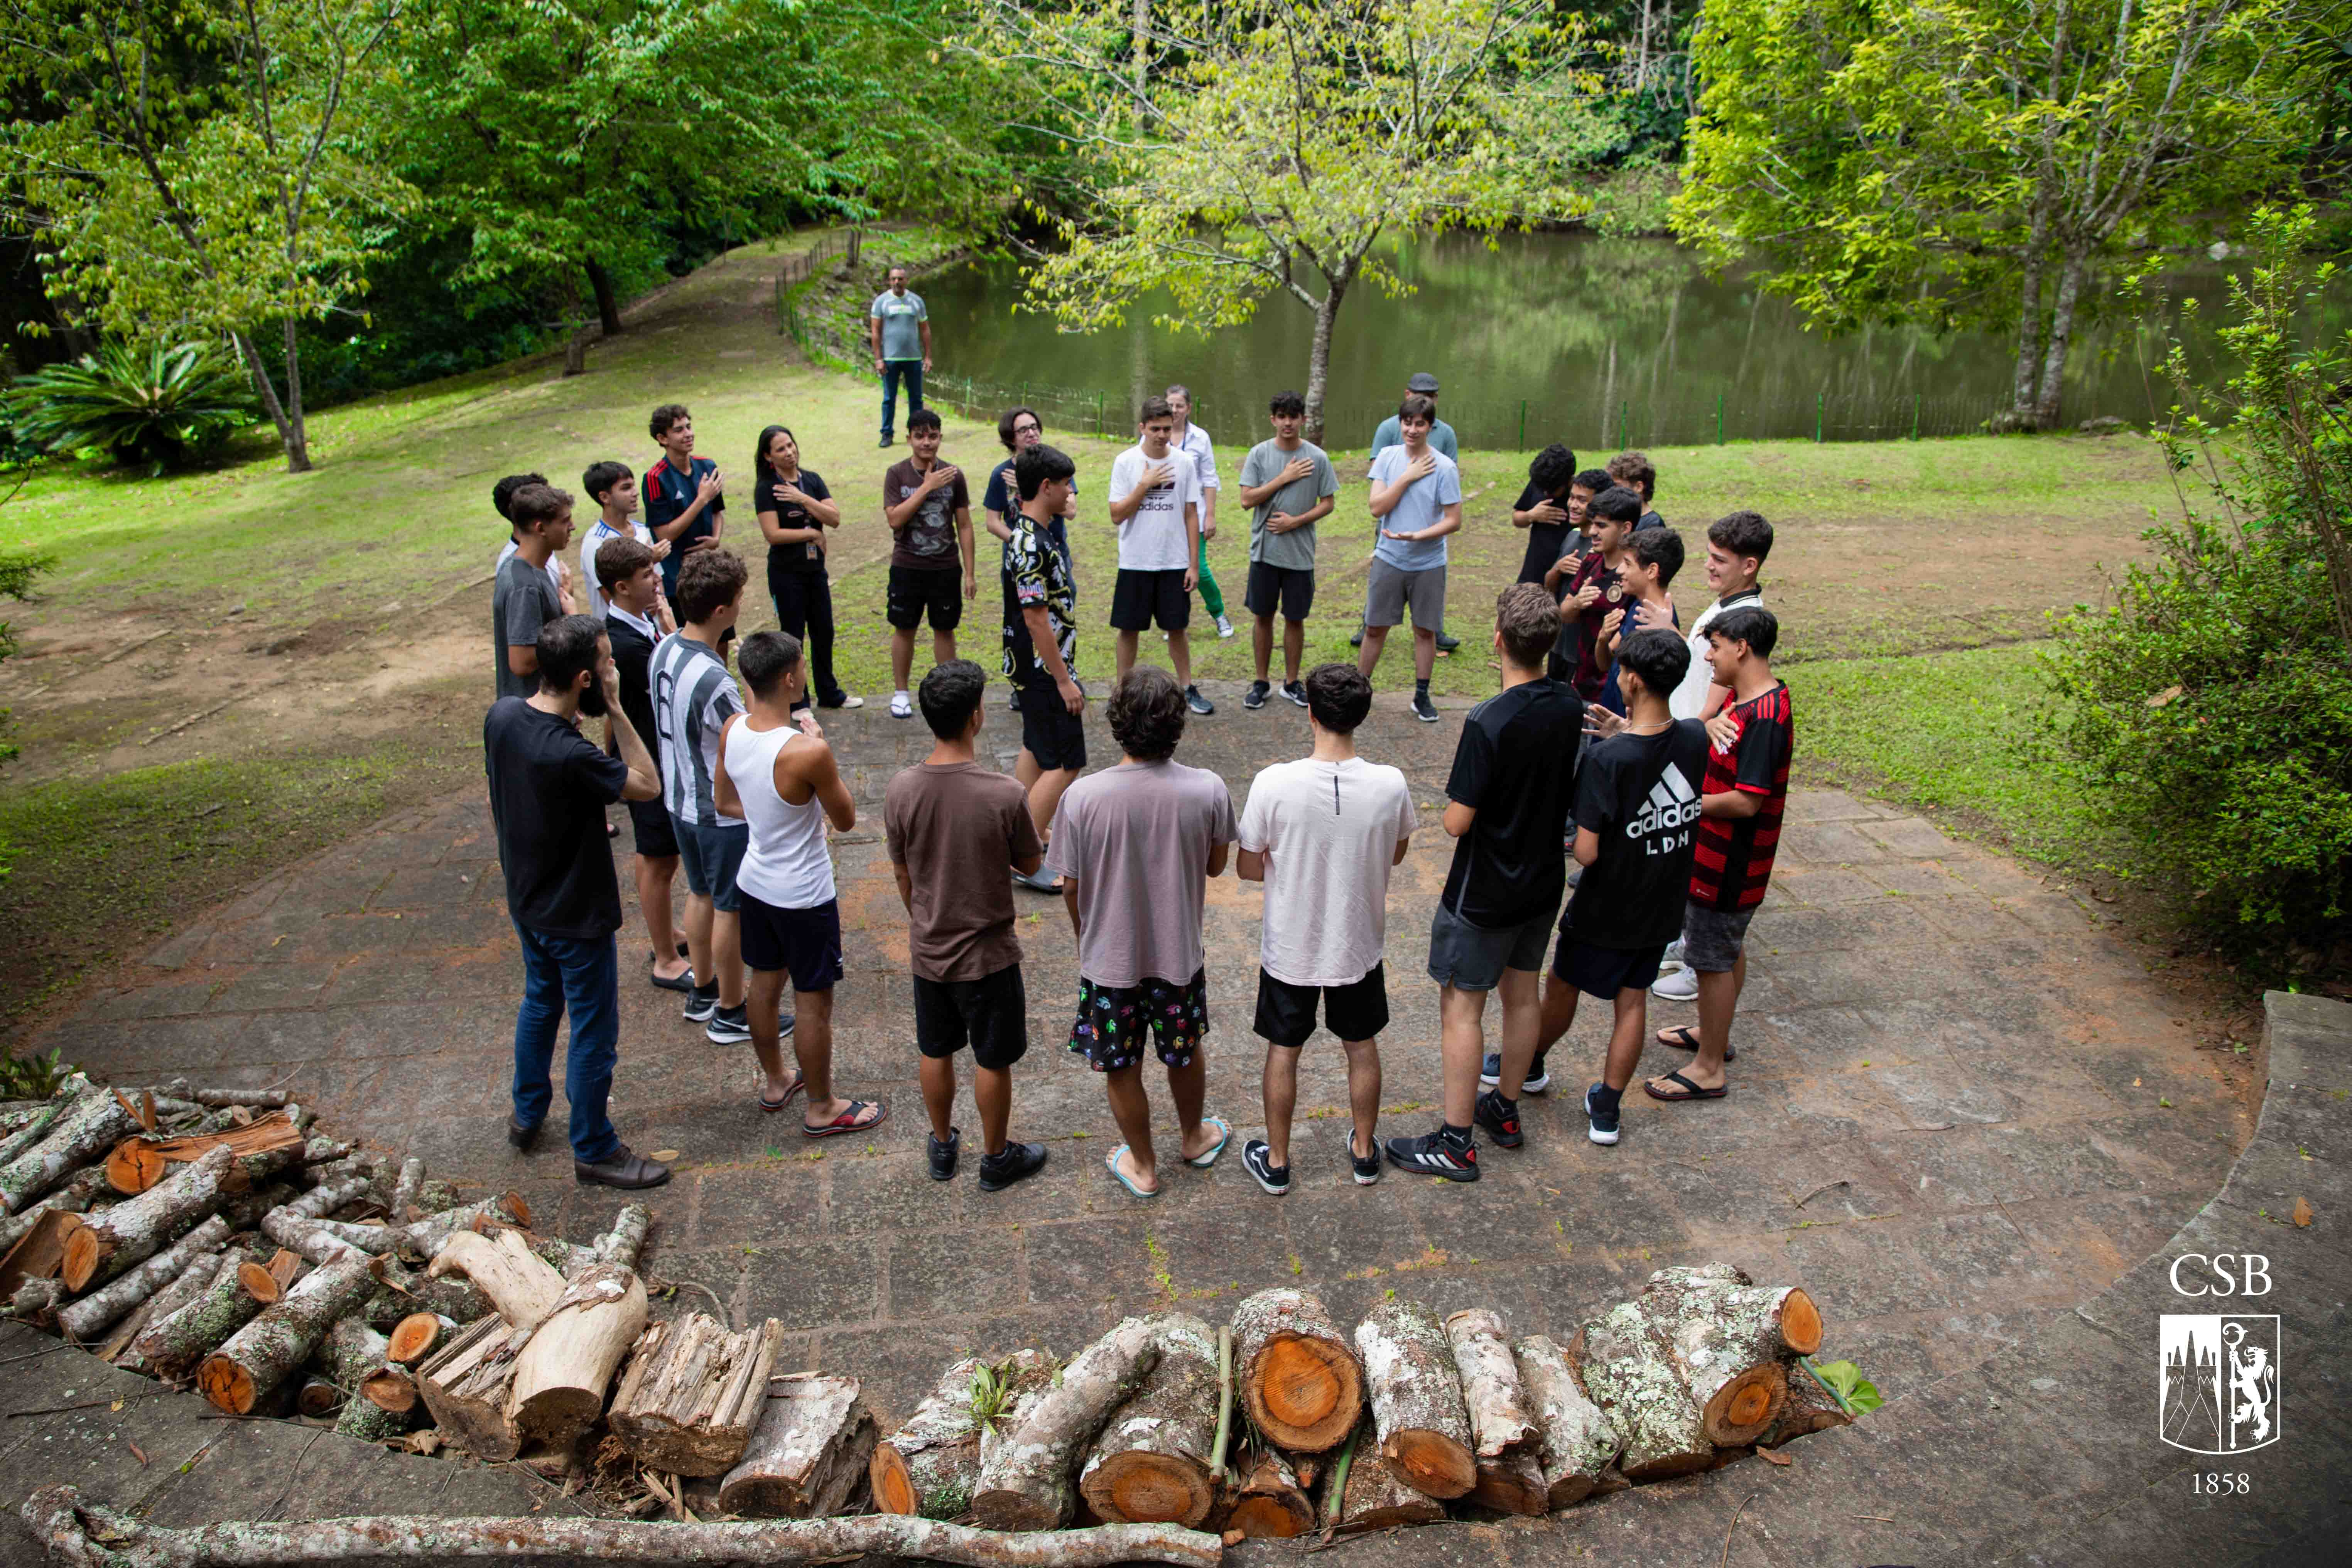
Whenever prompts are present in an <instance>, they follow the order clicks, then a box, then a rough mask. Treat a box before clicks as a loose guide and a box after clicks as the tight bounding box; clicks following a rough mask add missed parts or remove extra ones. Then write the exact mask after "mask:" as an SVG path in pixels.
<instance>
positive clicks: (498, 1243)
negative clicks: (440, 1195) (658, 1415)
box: [425, 1230, 685, 1474]
mask: <svg viewBox="0 0 2352 1568" xmlns="http://www.w3.org/2000/svg"><path fill="white" fill-rule="evenodd" d="M449 1274H462V1275H464V1276H465V1277H466V1278H467V1279H470V1280H472V1281H473V1282H474V1284H475V1285H476V1286H477V1287H478V1288H479V1289H480V1290H481V1292H482V1294H483V1295H485V1296H487V1297H488V1298H489V1300H490V1305H491V1306H492V1307H493V1308H494V1309H495V1310H497V1312H498V1314H499V1317H501V1318H504V1319H505V1320H506V1321H507V1323H508V1325H509V1327H512V1328H518V1329H535V1328H537V1327H539V1325H540V1324H541V1323H542V1322H544V1321H547V1315H548V1314H549V1313H550V1312H552V1311H553V1310H555V1304H556V1303H557V1302H558V1301H561V1300H563V1292H564V1289H565V1287H564V1281H563V1276H562V1274H561V1273H559V1272H557V1271H556V1269H554V1268H551V1266H549V1265H548V1264H547V1263H546V1262H545V1261H544V1260H542V1259H541V1258H538V1257H537V1256H535V1255H534V1254H533V1253H532V1252H531V1250H530V1244H529V1242H528V1241H527V1240H526V1239H525V1238H524V1237H523V1235H522V1233H521V1232H520V1231H513V1230H505V1231H500V1232H499V1234H498V1235H497V1236H495V1237H489V1236H478V1235H477V1234H475V1233H474V1232H473V1231H470V1230H460V1231H456V1232H453V1233H452V1234H451V1235H450V1236H449V1237H448V1239H446V1240H445V1241H444V1242H442V1244H441V1247H440V1250H438V1251H437V1252H436V1253H435V1254H434V1255H433V1261H432V1262H431V1263H430V1264H428V1265H426V1267H425V1275H426V1277H427V1278H428V1279H441V1278H443V1277H444V1276H446V1275H449ZM679 1473H680V1474H684V1473H685V1472H683V1471H681V1472H679Z"/></svg>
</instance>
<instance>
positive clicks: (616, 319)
mask: <svg viewBox="0 0 2352 1568" xmlns="http://www.w3.org/2000/svg"><path fill="white" fill-rule="evenodd" d="M580 266H581V269H582V270H583V271H584V272H586V273H587V274H588V287H589V289H591V290H593V292H594V293H595V296H596V324H597V325H598V326H599V327H601V328H603V329H604V335H605V336H606V337H608V338H617V337H619V336H620V335H621V297H620V296H619V295H618V294H615V293H614V291H613V275H612V274H611V273H610V272H607V271H605V270H604V263H603V262H601V261H599V260H597V259H596V258H594V257H593V256H591V257H588V258H585V259H584V260H583V261H582V262H581V264H580Z"/></svg>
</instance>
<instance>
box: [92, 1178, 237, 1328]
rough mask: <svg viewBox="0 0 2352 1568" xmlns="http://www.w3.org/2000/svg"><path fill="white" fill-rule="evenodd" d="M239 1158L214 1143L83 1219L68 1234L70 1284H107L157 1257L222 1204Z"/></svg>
mask: <svg viewBox="0 0 2352 1568" xmlns="http://www.w3.org/2000/svg"><path fill="white" fill-rule="evenodd" d="M235 1159H236V1153H235V1152H233V1151H232V1150H230V1149H228V1148H227V1147H226V1146H222V1147H218V1148H215V1149H213V1150H211V1151H210V1152H207V1153H206V1154H205V1156H204V1158H202V1159H200V1160H198V1161H196V1162H195V1163H193V1164H187V1165H183V1166H181V1167H180V1168H179V1172H178V1173H177V1174H175V1175H173V1176H170V1177H167V1178H166V1179H164V1180H163V1181H161V1182H158V1183H156V1184H155V1185H154V1186H152V1187H151V1188H149V1189H148V1190H147V1191H146V1192H143V1193H142V1194H139V1195H138V1196H137V1197H135V1198H130V1199H126V1200H125V1201H123V1202H121V1203H119V1204H117V1205H114V1206H113V1207H112V1208H110V1209H108V1210H107V1211H106V1212H104V1213H103V1214H94V1215H90V1216H89V1218H88V1219H86V1220H84V1221H83V1222H82V1225H81V1228H80V1229H79V1230H77V1231H75V1232H74V1233H73V1235H71V1236H70V1237H67V1238H66V1253H65V1260H64V1265H63V1267H62V1268H60V1269H59V1271H58V1277H59V1278H60V1279H63V1280H64V1281H65V1282H66V1289H68V1290H87V1289H89V1288H90V1287H91V1286H92V1285H98V1284H103V1283H104V1282H105V1281H107V1280H109V1279H113V1278H114V1277H115V1276H116V1275H118V1274H120V1273H121V1272H122V1271H123V1270H124V1269H126V1268H130V1267H131V1265H132V1264H134V1263H143V1262H145V1261H146V1260H147V1259H148V1258H152V1257H154V1256H155V1255H156V1254H157V1253H159V1252H161V1251H163V1248H164V1247H165V1246H166V1245H168V1244H169V1243H170V1242H171V1241H172V1240H173V1238H175V1237H179V1236H182V1235H184V1234H185V1233H186V1232H187V1231H189V1230H190V1229H192V1228H194V1226H196V1225H198V1224H199V1223H200V1222H202V1221H203V1220H204V1219H205V1218H206V1217H208V1216H209V1215H211V1214H212V1212H213V1211H214V1210H215V1209H216V1208H218V1207H220V1204H221V1197H222V1193H221V1182H222V1179H223V1178H224V1177H225V1176H226V1175H227V1173H228V1169H229V1165H230V1163H232V1162H233V1161H234V1160H235ZM223 1235H224V1236H226V1226H224V1227H223ZM172 1272H173V1273H174V1274H176V1273H178V1272H179V1270H178V1269H176V1268H174V1269H173V1270H172ZM165 1278H167V1279H168V1278H169V1276H168V1275H167V1276H165ZM162 1283H163V1280H161V1279H159V1280H157V1281H156V1284H158V1285H160V1284H162ZM122 1310H124V1311H129V1310H131V1304H130V1303H128V1302H126V1303H124V1305H123V1309H122ZM117 1316H120V1314H119V1313H118V1314H117ZM107 1321H108V1322H111V1321H113V1319H111V1318H110V1319H108V1320H107ZM99 1326H100V1327H103V1326H104V1325H103V1324H100V1325H99Z"/></svg>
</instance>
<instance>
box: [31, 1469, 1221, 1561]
mask: <svg viewBox="0 0 2352 1568" xmlns="http://www.w3.org/2000/svg"><path fill="white" fill-rule="evenodd" d="M22 1514H23V1518H24V1521H25V1523H26V1527H27V1528H28V1529H30V1530H31V1531H32V1533H33V1537H34V1539H35V1540H36V1541H37V1542H39V1543H40V1544H41V1545H42V1546H43V1547H44V1548H46V1549H47V1551H48V1552H49V1553H50V1554H51V1555H52V1556H54V1557H55V1558H56V1559H57V1560H58V1561H59V1562H60V1563H70V1564H76V1565H79V1568H98V1565H100V1564H109V1563H123V1564H128V1563H139V1564H142V1565H144V1568H340V1565H341V1564H345V1563H351V1562H353V1561H362V1560H371V1559H390V1558H407V1559H412V1560H415V1561H418V1562H425V1563H474V1562H511V1561H514V1560H516V1559H526V1560H530V1561H534V1562H571V1563H595V1564H613V1565H614V1568H634V1565H656V1568H676V1565H691V1568H705V1565H708V1568H727V1565H729V1564H745V1565H748V1568H816V1565H817V1564H821V1563H831V1562H835V1561H838V1560H840V1559H843V1558H847V1557H855V1556H859V1555H873V1556H877V1557H883V1558H892V1557H902V1558H914V1559H919V1560H922V1561H926V1562H931V1563H952V1564H956V1565H957V1568H1116V1565H1117V1564H1119V1563H1169V1564H1171V1565H1172V1568H1218V1565H1219V1563H1221V1562H1222V1561H1223V1556H1224V1543H1223V1542H1222V1541H1220V1540H1219V1539H1218V1538H1217V1537H1215V1536H1213V1535H1203V1534H1202V1533H1201V1532H1200V1531H1193V1530H1182V1529H1179V1528H1178V1527H1176V1526H1174V1525H1168V1524H1106V1525H1100V1526H1097V1528H1095V1529H1092V1530H1072V1531H1058V1532H1055V1533H1053V1534H1039V1535H1001V1534H997V1533H995V1532H993V1531H985V1530H971V1529H967V1528H965V1527H964V1526H962V1525H956V1524H943V1523H941V1522H940V1521H936V1520H928V1519H920V1518H916V1517H912V1516H909V1515H903V1514H901V1515H892V1514H869V1515H866V1516H864V1517H861V1518H856V1519H814V1520H777V1521H756V1522H743V1523H726V1524H669V1523H639V1522H637V1521H625V1520H602V1519H546V1518H538V1517H531V1518H524V1519H425V1518H407V1517H396V1518H383V1519H333V1520H312V1521H307V1522H302V1523H290V1524H212V1525H205V1526H203V1527H201V1528H199V1529H195V1530H159V1529H156V1528H154V1527H152V1526H151V1525H149V1524H147V1523H145V1522H143V1521H141V1520H139V1519H137V1518H136V1517H134V1516H132V1515H131V1514H127V1513H123V1512H120V1511H118V1510H114V1509H110V1508H106V1507H103V1506H100V1505H99V1504H97V1503H93V1502H90V1501H89V1500H86V1499H85V1498H84V1497H83V1496H82V1495H81V1493H80V1491H79V1489H76V1488H73V1487H69V1486H54V1487H44V1488H43V1489H40V1490H39V1491H37V1492H35V1493H34V1494H33V1495H32V1496H31V1497H30V1498H27V1499H26V1501H25V1506H24V1509H23V1510H22Z"/></svg>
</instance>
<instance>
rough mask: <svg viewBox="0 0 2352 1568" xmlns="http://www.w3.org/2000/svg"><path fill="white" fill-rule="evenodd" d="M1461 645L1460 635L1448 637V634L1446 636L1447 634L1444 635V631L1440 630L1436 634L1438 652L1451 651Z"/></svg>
mask: <svg viewBox="0 0 2352 1568" xmlns="http://www.w3.org/2000/svg"><path fill="white" fill-rule="evenodd" d="M1461 646H1462V639H1461V638H1460V637H1449V636H1447V635H1446V634H1445V633H1444V632H1440V633H1438V634H1437V651H1438V652H1440V653H1452V652H1453V651H1454V649H1455V648H1457V647H1461Z"/></svg>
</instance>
